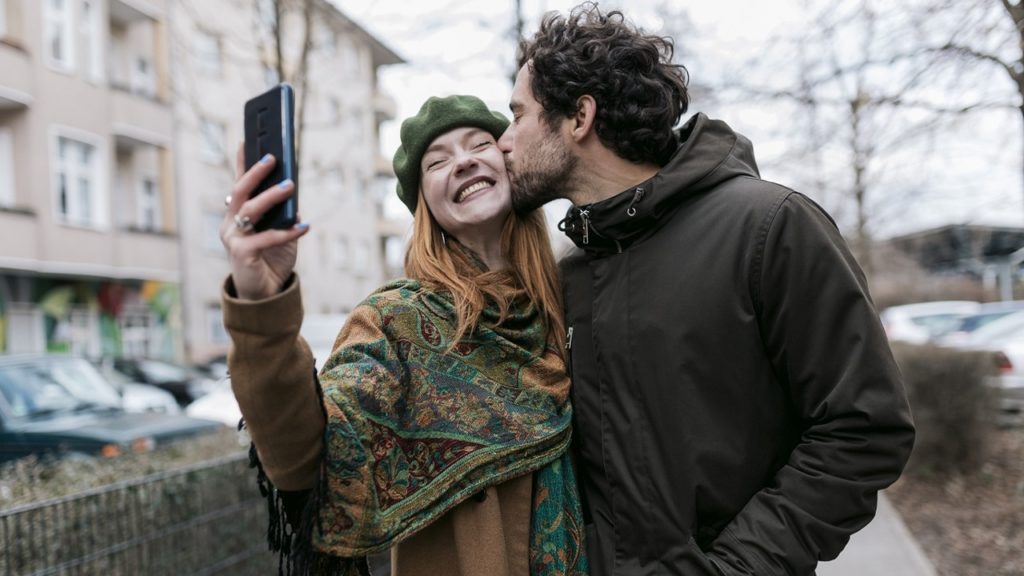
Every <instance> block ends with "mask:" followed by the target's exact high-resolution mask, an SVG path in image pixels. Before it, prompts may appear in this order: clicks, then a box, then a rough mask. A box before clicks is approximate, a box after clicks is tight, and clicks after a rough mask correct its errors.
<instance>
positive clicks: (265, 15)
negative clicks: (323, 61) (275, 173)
mask: <svg viewBox="0 0 1024 576" xmlns="http://www.w3.org/2000/svg"><path fill="white" fill-rule="evenodd" d="M252 1H253V2H254V10H253V15H254V19H255V24H256V25H257V30H259V33H257V34H256V43H257V49H258V51H259V54H260V60H261V63H262V65H263V68H264V70H271V71H273V72H274V75H275V79H276V80H277V81H279V82H288V83H289V84H291V85H292V87H293V88H294V89H295V95H296V96H295V99H296V101H295V148H296V156H299V153H300V150H302V142H303V139H302V136H303V133H304V129H305V127H306V98H307V94H308V93H309V90H310V88H311V86H310V82H309V53H310V50H311V49H312V48H313V21H314V15H315V14H316V13H317V11H318V10H319V9H320V3H322V2H323V1H324V0H252ZM289 46H297V47H298V54H297V56H296V57H295V58H294V60H292V61H288V59H287V57H286V54H287V52H288V47H289Z"/></svg>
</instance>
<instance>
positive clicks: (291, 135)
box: [244, 82, 299, 231]
mask: <svg viewBox="0 0 1024 576" xmlns="http://www.w3.org/2000/svg"><path fill="white" fill-rule="evenodd" d="M244 148H245V169H246V170H248V169H249V168H252V166H253V165H254V164H256V163H257V162H259V160H260V158H263V156H265V155H267V154H273V155H274V158H276V159H277V163H276V164H274V169H273V170H272V171H271V172H270V174H268V175H267V177H266V178H264V179H263V181H262V182H260V183H259V185H258V186H257V187H256V190H255V191H254V192H253V196H255V195H257V194H259V193H261V192H263V191H264V190H266V189H268V188H271V187H273V186H276V185H277V184H278V183H279V182H282V181H284V180H287V179H289V178H290V179H291V180H292V182H294V183H295V191H294V192H293V193H292V195H291V196H289V197H288V199H287V200H285V201H283V202H281V203H280V204H277V205H275V206H274V207H273V208H271V209H270V210H268V211H267V212H266V213H265V214H264V215H263V217H262V218H260V219H259V221H258V222H256V223H255V229H256V231H262V230H267V229H269V228H278V229H282V228H283V229H287V228H291V227H292V226H294V225H295V223H296V222H297V221H298V213H299V171H298V164H297V163H296V160H295V92H294V91H293V90H292V87H291V85H289V84H288V83H287V82H282V83H281V84H278V85H277V86H274V87H273V88H271V89H270V90H267V91H266V92H264V93H263V94H260V95H259V96H256V97H255V98H252V99H251V100H249V101H248V102H246V103H245V145H244Z"/></svg>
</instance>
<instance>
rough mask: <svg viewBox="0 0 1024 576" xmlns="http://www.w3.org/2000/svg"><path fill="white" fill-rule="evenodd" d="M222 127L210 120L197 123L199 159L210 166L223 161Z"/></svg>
mask: <svg viewBox="0 0 1024 576" xmlns="http://www.w3.org/2000/svg"><path fill="white" fill-rule="evenodd" d="M225 132H226V131H225V129H224V125H223V124H221V123H219V122H213V121H211V120H200V121H199V158H200V159H202V160H203V161H204V162H209V163H210V164H220V163H221V162H223V161H224V142H225V140H226V139H227V136H226V135H225Z"/></svg>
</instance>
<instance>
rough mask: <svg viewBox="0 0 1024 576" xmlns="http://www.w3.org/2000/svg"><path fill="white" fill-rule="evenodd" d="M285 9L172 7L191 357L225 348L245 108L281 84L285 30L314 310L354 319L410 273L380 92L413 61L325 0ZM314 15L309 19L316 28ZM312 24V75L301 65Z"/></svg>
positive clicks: (308, 295)
mask: <svg viewBox="0 0 1024 576" xmlns="http://www.w3.org/2000/svg"><path fill="white" fill-rule="evenodd" d="M279 6H280V9H281V12H280V15H279V13H278V12H277V11H276V10H275V2H274V1H273V0H258V1H253V0H177V1H176V2H175V3H174V10H173V18H172V22H173V26H172V32H171V38H172V42H171V54H172V60H173V62H174V66H173V70H172V75H173V80H172V85H173V91H174V94H175V98H174V106H175V118H176V124H175V142H176V150H177V155H176V159H177V179H176V180H177V183H178V191H179V198H180V202H181V238H182V250H183V268H182V274H183V277H184V284H183V285H184V299H183V301H184V303H185V304H184V312H185V325H186V342H187V347H188V355H189V356H190V358H192V359H195V360H203V359H205V358H209V357H213V356H216V355H219V354H223V353H225V352H226V350H227V344H228V341H227V335H226V334H225V332H224V329H223V324H222V322H221V307H220V289H221V286H222V284H223V281H224V279H225V277H226V275H227V273H228V263H227V258H226V255H225V252H224V248H223V246H222V245H221V243H220V239H219V234H218V231H219V227H220V225H221V222H222V220H223V217H224V197H225V196H226V195H227V194H228V193H229V192H230V190H231V186H232V183H233V181H234V163H235V154H236V151H237V148H238V145H239V143H240V142H241V141H242V139H243V137H244V134H243V106H244V103H245V101H246V100H247V99H249V98H251V97H253V96H255V95H257V94H259V93H261V92H263V91H264V90H266V89H267V88H269V87H270V86H273V85H274V84H276V83H277V82H278V81H279V80H280V79H281V78H280V74H279V72H278V66H277V54H278V50H277V44H278V40H277V36H276V35H275V34H274V33H273V30H274V26H275V25H279V26H280V30H281V34H280V38H281V39H283V40H282V41H280V42H279V44H280V48H281V49H280V51H279V52H280V54H281V55H282V62H283V63H284V65H283V68H284V72H285V74H284V75H285V79H286V80H292V83H293V85H294V86H295V88H296V90H297V99H298V100H299V101H300V102H301V104H302V106H303V108H304V109H305V111H304V112H303V113H302V116H303V120H302V121H301V124H302V134H301V136H300V140H299V154H300V157H299V166H300V169H299V213H300V214H301V216H302V219H303V220H304V221H306V222H309V223H310V225H311V231H310V233H309V234H307V235H306V236H305V237H304V238H303V239H302V240H301V243H300V248H299V262H298V264H297V270H298V273H299V275H300V278H301V282H302V289H303V301H304V307H305V310H306V312H307V313H314V314H337V313H345V312H347V311H349V310H351V308H352V307H354V306H355V305H356V304H357V303H358V302H359V301H360V300H362V299H363V298H364V297H365V296H366V295H367V294H368V293H369V292H370V291H372V290H373V289H374V288H376V287H377V286H379V285H380V284H381V283H382V282H383V281H384V280H385V279H387V278H388V277H390V276H393V275H395V274H396V273H398V272H399V270H398V269H397V268H396V266H394V264H393V262H394V253H395V246H396V243H400V241H399V240H397V239H396V238H397V237H399V236H402V235H403V234H404V231H405V227H403V225H401V224H398V225H396V224H395V223H393V222H391V221H390V220H388V219H387V218H385V217H384V216H383V211H382V210H381V207H380V203H381V199H382V197H383V195H384V194H386V193H387V192H386V191H385V190H386V188H387V186H388V185H389V184H390V183H391V182H393V180H392V179H391V176H392V174H391V172H390V161H389V160H386V159H384V158H382V154H381V152H380V150H379V148H380V145H379V139H378V131H379V127H380V124H381V123H382V122H384V121H386V120H389V119H391V118H392V117H393V116H394V110H395V105H394V102H393V100H391V98H390V97H388V96H387V95H386V94H383V93H382V92H381V91H380V88H379V87H378V82H377V72H378V70H379V69H380V67H382V66H387V65H391V64H397V63H400V62H402V60H401V58H400V57H399V56H398V55H397V54H395V53H394V52H393V51H391V50H390V49H389V48H387V47H386V46H385V45H384V44H383V43H381V42H380V41H379V40H378V39H376V38H374V37H373V36H372V35H371V34H369V33H368V32H367V31H366V30H364V29H363V28H361V27H360V26H358V25H357V24H356V23H355V22H353V21H352V20H350V19H349V18H347V17H346V16H345V15H344V14H342V13H341V12H340V11H338V10H337V9H336V8H335V7H334V6H333V5H332V4H330V3H329V2H327V1H326V0H279ZM303 9H306V10H310V11H311V12H310V15H311V17H310V18H309V19H308V20H306V19H305V18H304V14H305V13H304V12H303ZM278 19H279V20H280V21H279V22H278ZM307 24H308V26H309V27H308V28H307ZM307 30H308V39H309V42H308V52H307V57H306V61H307V65H306V66H307V70H306V71H305V74H303V73H301V72H300V71H299V65H298V64H297V63H298V62H300V60H301V57H302V56H301V55H302V50H303V46H304V45H305V43H304V42H303V40H304V39H305V38H307ZM296 78H298V80H297V81H296V80H295V79H296ZM302 78H306V80H305V82H303V81H302ZM390 185H391V186H393V184H390ZM406 227H407V225H406ZM386 252H390V254H391V255H392V265H391V266H388V265H387V264H386V260H385V253H386Z"/></svg>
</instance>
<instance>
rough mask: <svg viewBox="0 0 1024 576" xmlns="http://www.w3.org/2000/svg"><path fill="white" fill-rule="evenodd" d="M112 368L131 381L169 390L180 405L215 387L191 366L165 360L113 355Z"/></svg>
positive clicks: (215, 383) (207, 378) (186, 404)
mask: <svg viewBox="0 0 1024 576" xmlns="http://www.w3.org/2000/svg"><path fill="white" fill-rule="evenodd" d="M111 363H112V366H113V368H114V370H116V371H118V372H120V373H121V374H123V375H125V376H127V377H128V378H129V379H130V380H132V381H135V382H141V383H143V384H149V385H152V386H156V387H158V388H163V389H164V390H166V391H168V392H170V393H171V394H173V395H174V399H175V400H176V401H177V402H178V405H179V406H181V407H185V406H188V405H189V404H191V403H192V402H193V401H195V400H196V399H197V398H199V397H201V396H203V395H205V394H207V393H209V392H210V391H211V390H213V389H214V388H216V386H217V381H216V380H214V379H213V378H210V377H209V376H207V375H205V374H202V373H201V372H199V371H198V370H196V369H194V368H190V367H188V366H181V365H178V364H173V363H171V362H167V361H165V360H153V359H147V358H113V359H112V360H111Z"/></svg>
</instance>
